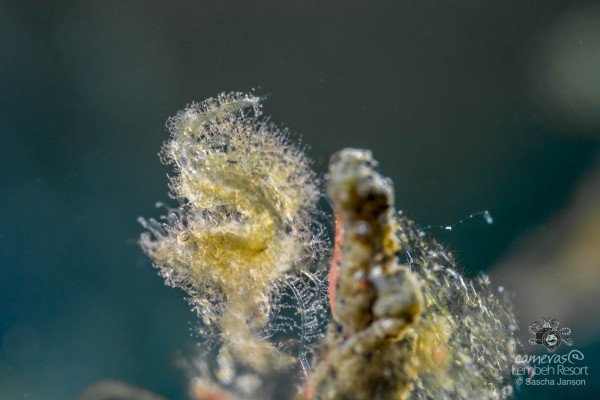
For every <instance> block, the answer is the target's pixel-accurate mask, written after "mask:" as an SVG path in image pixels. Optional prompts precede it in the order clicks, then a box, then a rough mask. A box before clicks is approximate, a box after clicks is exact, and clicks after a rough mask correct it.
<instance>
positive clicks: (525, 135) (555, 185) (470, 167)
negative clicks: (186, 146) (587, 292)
mask: <svg viewBox="0 0 600 400" xmlns="http://www.w3.org/2000/svg"><path fill="white" fill-rule="evenodd" d="M594 3H595V2H593V1H588V2H584V1H573V2H562V1H557V0H544V1H542V0H532V1H525V2H524V1H499V0H496V1H488V2H475V1H465V0H453V1H440V0H436V1H432V0H424V1H420V2H408V1H382V2H379V3H378V4H370V3H369V4H367V3H366V2H359V1H354V0H351V1H332V2H318V1H305V2H273V1H263V0H258V1H252V2H249V1H239V0H238V1H182V0H177V1H173V2H142V1H126V2H113V1H108V2H106V1H105V2H93V1H92V2H84V1H55V2H52V3H47V2H41V1H39V2H35V1H29V2H27V1H25V2H23V1H19V2H17V1H14V2H12V1H1V2H0V93H1V96H0V104H1V105H0V182H1V186H0V199H1V201H2V208H1V209H0V340H1V342H0V399H2V400H3V399H70V398H74V397H75V396H76V395H77V393H78V392H80V391H81V390H82V389H83V388H84V387H86V386H87V385H89V384H91V383H93V382H96V381H98V380H100V379H104V378H114V379H120V380H124V381H127V382H131V383H134V384H137V385H140V386H144V387H147V388H149V389H151V390H153V391H155V392H157V393H162V394H164V395H165V396H168V397H169V398H171V399H181V398H184V397H185V376H184V372H183V371H181V370H180V369H178V368H177V367H176V366H175V365H174V364H175V361H176V360H177V354H178V353H183V354H191V352H192V351H193V348H194V346H195V345H196V343H195V339H194V337H192V336H190V332H191V330H190V329H191V327H193V325H194V324H195V316H194V315H193V314H192V313H191V311H189V309H188V306H187V304H186V303H185V301H184V300H183V297H184V296H183V294H182V292H180V291H178V290H174V289H171V288H168V287H165V286H164V285H163V283H162V281H161V279H160V278H159V277H158V276H157V274H156V271H155V270H154V269H153V268H152V267H151V264H150V262H149V260H148V259H147V258H146V257H145V256H144V255H143V254H142V252H141V251H140V249H139V248H138V246H137V244H136V241H137V237H138V235H139V233H140V231H141V227H140V226H139V225H138V224H137V222H136V218H137V217H138V216H139V215H144V216H151V215H155V216H156V215H157V214H158V212H157V211H156V210H155V209H154V203H155V202H156V201H163V200H167V199H168V196H167V190H168V189H167V178H166V173H167V172H168V169H167V168H165V167H163V166H161V164H160V162H159V160H158V157H157V153H158V151H159V149H160V146H161V143H162V141H163V140H165V138H166V131H165V129H164V122H165V120H166V118H167V117H168V116H169V115H173V114H174V113H175V112H176V111H177V110H178V109H180V108H182V107H183V106H184V105H185V104H187V103H189V102H191V101H194V100H202V99H204V98H206V97H209V96H213V95H215V94H217V93H218V92H220V91H224V90H225V91H230V90H250V88H252V87H255V86H258V85H260V86H261V87H262V88H264V89H263V90H264V91H268V92H270V93H271V96H270V97H269V99H268V101H267V103H266V106H265V107H266V108H265V110H266V113H267V114H270V115H272V116H273V120H274V121H275V122H277V123H281V124H283V125H284V126H286V127H289V128H290V129H291V131H292V132H294V133H295V134H297V135H298V136H301V137H302V142H303V143H305V144H308V145H310V146H311V149H310V151H309V154H310V156H311V157H312V158H314V159H315V160H316V164H315V166H316V168H317V169H318V171H319V172H320V173H324V171H325V170H326V167H327V160H328V157H329V155H330V154H332V153H333V152H335V151H336V150H339V149H340V148H342V147H348V146H354V147H365V148H370V149H372V150H373V152H374V154H375V156H376V158H378V159H379V161H380V165H381V170H382V171H383V172H384V173H385V174H387V175H389V176H390V177H392V179H393V180H394V182H395V187H396V197H397V205H398V208H400V209H403V210H405V211H406V212H407V213H408V214H409V215H411V216H414V217H415V218H416V219H417V220H418V221H420V222H421V223H422V224H424V225H425V224H432V225H436V224H448V223H452V222H454V221H456V220H459V219H460V218H462V217H464V216H466V215H468V214H470V213H471V212H474V211H479V210H483V209H490V210H491V211H492V213H493V216H494V219H495V221H496V222H495V223H494V224H493V225H491V226H486V225H485V224H483V223H478V222H476V221H473V222H469V223H468V224H463V225H461V226H460V227H457V229H455V230H454V231H453V232H451V233H445V234H444V235H443V236H442V235H441V233H440V236H441V238H442V240H443V241H445V242H446V243H449V244H451V245H452V247H453V248H454V249H455V251H456V252H457V253H458V255H459V258H460V259H461V260H462V263H463V265H464V266H465V268H466V269H467V270H469V271H471V273H476V272H477V271H480V270H486V269H487V268H488V267H489V266H490V265H492V264H493V263H494V262H495V261H497V260H499V259H501V258H502V257H503V256H505V255H506V253H507V252H508V250H509V247H510V245H511V243H512V242H513V241H514V240H515V239H516V238H517V237H519V236H520V235H522V234H523V233H526V232H528V231H529V230H530V229H532V227H534V226H538V225H540V224H542V223H543V222H544V221H545V220H547V219H548V218H550V217H551V216H552V215H553V214H554V213H556V212H557V211H558V210H560V209H561V208H562V207H563V206H564V205H565V204H566V202H567V199H568V198H569V194H570V193H571V192H572V190H573V189H574V187H575V185H576V184H577V182H578V180H579V179H580V177H581V176H582V174H584V173H585V171H586V170H587V169H588V168H590V166H591V165H592V163H593V162H594V160H595V159H596V157H597V155H598V148H599V141H598V138H599V137H600V120H599V119H598V118H600V106H599V103H600V89H599V87H600V68H597V69H594V68H593V67H594V65H595V66H598V67H600V61H599V60H600V33H599V34H598V35H595V33H597V32H596V31H594V30H593V29H592V30H591V31H590V30H589V29H588V30H586V29H587V28H586V27H588V25H589V26H592V27H593V26H594V24H593V22H594V21H600V20H593V19H592V20H591V22H589V21H588V20H585V19H581V18H583V17H581V18H580V19H577V18H578V16H590V15H591V16H592V17H593V16H594V15H596V14H597V9H596V8H590V7H593V6H594ZM595 13H596V14H595ZM592 17H590V18H592ZM586 18H588V17H586ZM581 21H583V22H581ZM598 23H599V26H600V22H598ZM569 24H570V25H569ZM578 24H579V25H578ZM586 24H587V25H586ZM564 32H567V33H569V34H570V35H571V36H569V35H566V34H564ZM565 38H566V39H565ZM562 39H564V40H563V41H561V40H562ZM567 39H568V40H567ZM561 49H563V50H564V51H563V50H561ZM559 50H560V51H559ZM588 64H590V65H591V66H590V65H588ZM596 95H597V96H596ZM599 283H600V282H599ZM508 289H509V290H510V288H508ZM557 295H558V296H560V294H557ZM598 307H599V306H598V305H597V304H591V305H589V307H588V308H587V309H586V310H585V312H586V313H589V314H590V319H591V320H595V319H597V318H598ZM550 312H551V310H540V314H541V315H540V318H541V317H542V316H546V314H549V313H550ZM529 322H530V321H524V322H523V324H522V325H523V326H522V329H523V331H522V332H521V334H522V337H521V339H522V340H524V341H526V339H527V338H528V333H527V332H526V325H527V324H528V323H529ZM573 337H574V339H575V340H576V341H577V335H576V332H574V334H573ZM579 348H580V349H581V350H582V351H584V352H585V354H586V360H589V364H588V365H590V368H591V371H590V375H591V376H590V378H589V379H588V382H587V386H586V387H585V388H581V387H579V388H564V389H563V388H559V389H557V388H548V387H545V388H542V387H540V388H527V389H526V390H524V391H523V392H522V393H519V396H518V398H523V399H536V398H544V399H563V398H573V397H577V398H590V399H593V398H598V396H600V386H599V384H598V383H597V382H598V381H599V379H598V378H599V377H600V362H599V361H598V357H599V356H600V350H599V349H600V346H599V344H598V341H597V340H596V341H595V342H594V341H591V342H590V341H588V342H587V343H585V345H584V346H583V347H579Z"/></svg>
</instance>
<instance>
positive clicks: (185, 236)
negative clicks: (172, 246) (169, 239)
mask: <svg viewBox="0 0 600 400" xmlns="http://www.w3.org/2000/svg"><path fill="white" fill-rule="evenodd" d="M191 238H192V236H191V235H190V233H189V232H181V233H180V234H179V235H177V241H178V242H179V243H188V242H189V241H190V239H191Z"/></svg>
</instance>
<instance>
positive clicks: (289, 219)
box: [86, 93, 517, 400]
mask: <svg viewBox="0 0 600 400" xmlns="http://www.w3.org/2000/svg"><path fill="white" fill-rule="evenodd" d="M261 107H262V105H261V99H260V98H258V97H256V96H253V95H251V94H244V93H231V94H224V93H223V94H220V95H218V96H217V97H216V98H211V99H208V100H205V101H203V102H201V103H194V104H192V105H190V106H188V107H187V108H186V109H184V110H183V111H181V112H179V113H178V114H177V115H176V116H175V117H173V118H171V119H169V121H168V124H167V126H168V128H169V130H170V133H171V137H170V139H169V140H168V141H167V142H166V143H165V145H164V147H163V151H162V158H163V160H164V161H165V162H166V163H169V164H172V165H173V166H174V169H175V172H176V175H175V176H174V177H173V178H171V185H170V186H171V190H172V195H173V197H175V198H176V199H178V201H179V205H178V207H176V208H172V209H169V208H167V213H166V215H165V216H163V217H161V218H160V219H159V220H155V219H151V218H150V219H143V218H140V222H141V223H142V225H143V226H144V227H145V228H146V230H147V232H146V233H144V234H142V237H141V241H140V242H141V246H142V248H143V250H144V251H145V252H146V253H147V254H148V255H149V256H150V257H151V258H152V260H153V263H154V265H155V267H156V268H157V269H158V270H159V272H160V274H161V276H162V277H163V278H164V279H165V281H166V283H167V284H168V285H170V286H173V287H179V288H181V289H183V290H184V291H185V292H186V294H187V296H188V301H189V302H190V304H191V305H192V307H193V309H194V310H195V311H196V312H197V314H198V317H199V324H198V334H199V336H200V341H201V342H200V345H201V348H202V351H201V352H200V353H199V354H197V355H195V356H193V357H191V358H189V359H188V360H187V361H185V364H186V365H187V370H188V374H189V376H190V389H189V396H190V397H191V398H193V399H221V400H225V399H229V400H233V399H269V398H273V399H274V398H277V399H282V398H294V397H296V398H299V399H323V400H325V399H358V400H360V399H409V398H410V399H419V400H420V399H440V398H452V399H471V398H477V399H504V398H507V397H509V396H510V395H511V392H512V386H511V382H510V381H509V380H508V378H507V376H506V371H507V370H508V367H509V366H510V364H511V362H512V360H511V357H512V354H513V353H514V351H515V347H516V345H517V343H516V342H515V340H514V339H513V336H512V334H513V330H514V329H515V328H516V325H515V323H514V317H513V314H512V311H511V309H510V305H509V303H508V302H507V300H506V299H505V297H504V294H503V293H500V292H498V291H496V290H493V289H492V288H491V286H490V284H489V281H488V280H487V278H485V277H482V278H478V279H475V280H471V279H467V278H465V277H464V276H463V275H462V274H461V273H460V271H459V270H458V268H457V266H456V262H455V261H454V258H453V256H452V254H451V253H450V252H448V251H447V250H446V249H445V248H444V247H443V246H441V245H440V244H438V243H437V242H435V241H434V240H432V239H430V238H428V237H427V236H426V234H425V233H424V232H423V231H422V230H419V229H418V228H416V227H415V224H414V223H413V222H412V221H411V220H409V219H408V218H406V217H405V216H403V215H402V213H397V212H396V211H395V209H394V194H393V187H392V182H391V181H390V180H389V179H387V178H385V177H383V176H382V175H380V174H379V173H378V172H377V171H376V164H377V163H376V161H375V160H374V159H373V157H372V155H371V153H370V152H369V151H366V150H356V149H346V150H342V151H340V152H339V153H337V154H336V155H334V156H333V157H332V160H331V164H330V172H329V174H328V178H327V182H326V185H327V193H328V195H329V196H330V198H331V200H332V202H333V205H334V209H335V214H336V216H337V224H336V243H335V251H332V249H331V247H332V246H330V244H329V242H328V240H327V238H326V235H325V234H324V229H323V227H322V221H320V220H319V217H320V216H321V217H322V216H323V213H322V212H321V213H320V212H318V211H317V209H316V203H317V200H318V198H319V196H321V195H322V194H321V191H320V189H319V186H320V182H319V180H318V179H317V177H316V174H315V173H314V172H313V171H312V169H311V167H310V166H311V162H310V161H309V160H308V159H307V157H306V156H305V155H304V153H303V152H302V150H301V149H299V147H298V146H297V145H295V144H294V143H293V142H292V141H290V140H289V137H288V136H289V135H288V132H287V131H285V130H281V129H279V128H277V127H276V126H275V125H274V124H272V123H271V122H269V120H268V119H265V118H262V117H261V111H262V110H261ZM332 254H333V258H332V257H331V256H332ZM329 258H332V260H331V269H330V271H329V278H328V279H327V268H326V264H327V262H326V260H327V259H329ZM400 259H405V260H407V263H404V264H402V263H401V262H400V261H399V260H400ZM332 315H333V317H331V316H332ZM92 389H94V390H92V391H91V392H87V395H88V396H92V397H86V399H87V398H94V399H98V398H102V396H113V397H115V398H128V399H139V400H145V399H150V398H153V397H152V394H150V393H147V392H143V391H142V390H140V389H137V388H134V387H132V386H128V385H126V384H120V383H118V382H117V383H115V382H113V381H111V382H110V383H109V384H103V385H100V386H96V387H95V388H94V387H92ZM90 393H91V395H90ZM136 393H137V394H136ZM94 396H95V397H94Z"/></svg>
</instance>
